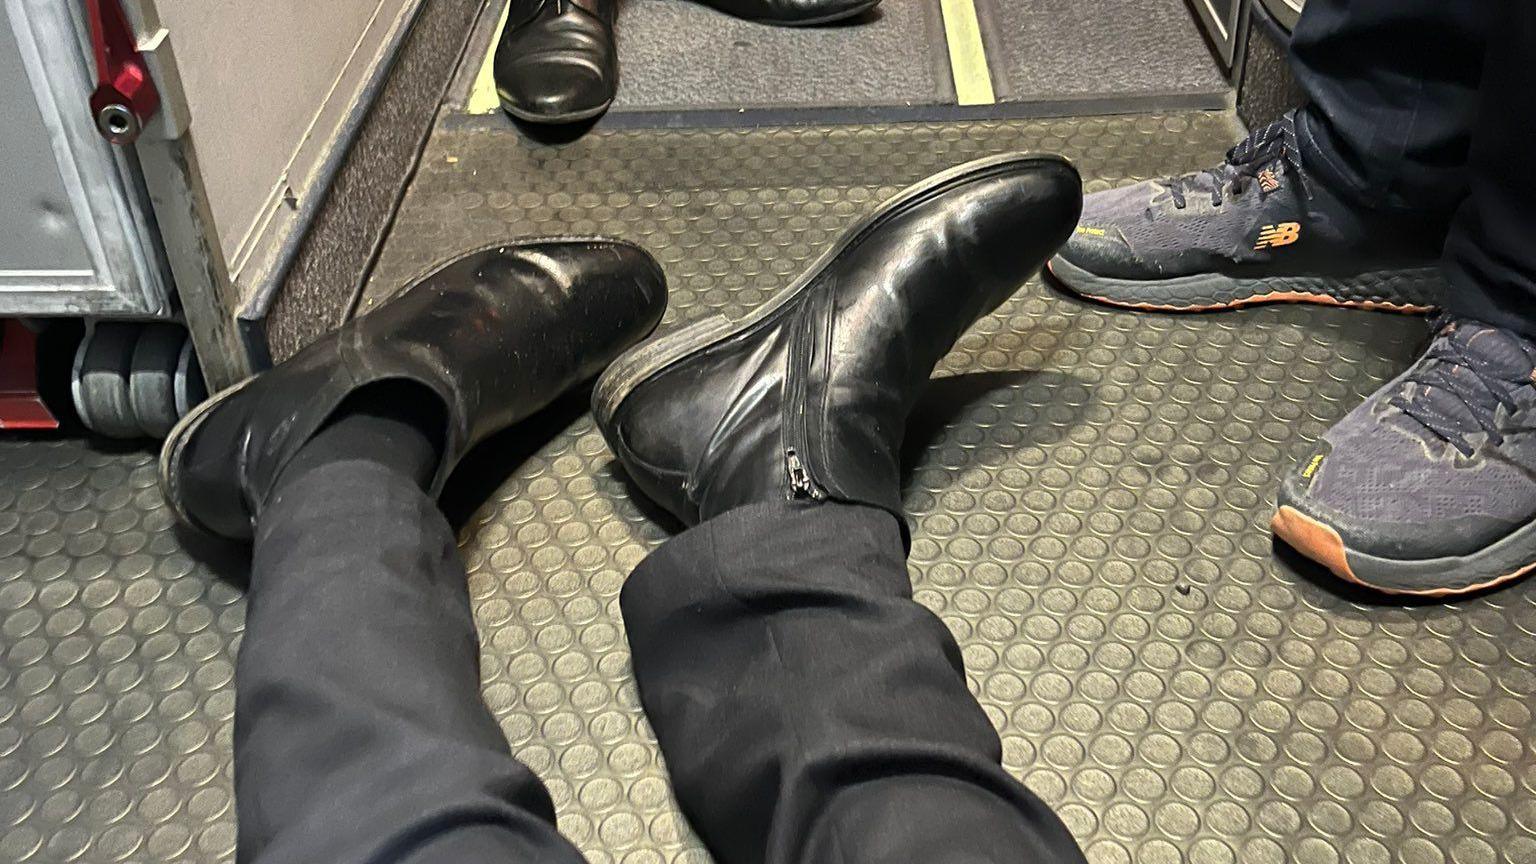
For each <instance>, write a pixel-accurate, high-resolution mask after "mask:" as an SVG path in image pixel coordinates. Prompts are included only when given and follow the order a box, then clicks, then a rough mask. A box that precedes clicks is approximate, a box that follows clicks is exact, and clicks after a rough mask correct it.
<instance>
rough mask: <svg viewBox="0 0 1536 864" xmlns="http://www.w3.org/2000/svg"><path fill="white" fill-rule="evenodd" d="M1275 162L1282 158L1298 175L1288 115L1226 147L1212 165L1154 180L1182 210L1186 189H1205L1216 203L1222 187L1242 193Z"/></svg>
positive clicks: (1293, 126)
mask: <svg viewBox="0 0 1536 864" xmlns="http://www.w3.org/2000/svg"><path fill="white" fill-rule="evenodd" d="M1276 162H1284V163H1286V165H1287V167H1288V168H1289V169H1290V170H1289V171H1288V172H1287V173H1289V174H1292V175H1294V176H1296V177H1301V176H1302V174H1301V172H1300V171H1299V170H1296V169H1299V168H1300V167H1301V156H1300V150H1299V149H1298V147H1297V143H1296V124H1295V122H1294V121H1293V120H1292V119H1291V118H1290V117H1283V118H1281V119H1279V120H1276V121H1275V122H1273V123H1271V124H1269V125H1268V126H1265V127H1264V128H1262V129H1260V130H1258V131H1256V132H1254V133H1253V134H1252V135H1249V136H1248V137H1247V138H1245V139H1243V140H1242V141H1241V142H1239V143H1238V145H1237V146H1236V147H1233V148H1232V149H1231V150H1228V151H1227V156H1226V159H1225V160H1224V161H1223V162H1222V163H1221V164H1220V165H1217V166H1216V167H1215V168H1205V169H1202V170H1200V171H1195V172H1193V173H1190V174H1185V175H1184V176H1182V177H1169V178H1166V179H1164V180H1159V181H1157V182H1158V183H1159V185H1161V186H1162V187H1163V188H1165V189H1167V190H1168V194H1169V197H1171V198H1172V199H1173V206H1174V207H1175V208H1177V209H1179V210H1183V209H1184V208H1185V207H1186V206H1188V204H1189V199H1188V196H1189V194H1190V193H1195V192H1205V193H1207V194H1209V195H1210V196H1211V206H1213V207H1220V206H1221V205H1222V202H1223V200H1224V197H1223V196H1224V195H1225V192H1226V190H1228V189H1230V190H1231V192H1232V194H1233V195H1234V196H1236V195H1241V194H1243V192H1244V191H1246V190H1247V188H1248V186H1249V184H1251V183H1252V182H1253V181H1254V180H1256V179H1257V178H1258V176H1259V174H1260V173H1262V172H1263V171H1264V169H1265V168H1267V167H1269V166H1270V165H1273V164H1274V163H1276Z"/></svg>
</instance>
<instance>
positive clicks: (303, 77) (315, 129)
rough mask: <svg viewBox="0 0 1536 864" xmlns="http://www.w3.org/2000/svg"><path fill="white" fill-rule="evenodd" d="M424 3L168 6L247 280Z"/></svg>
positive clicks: (228, 245)
mask: <svg viewBox="0 0 1536 864" xmlns="http://www.w3.org/2000/svg"><path fill="white" fill-rule="evenodd" d="M418 2H419V0H330V2H326V3H323V4H317V3H313V2H309V0H264V2H261V3H210V2H206V0H158V2H156V3H154V6H155V8H156V10H157V11H158V14H159V18H160V21H161V22H162V23H163V24H164V25H165V27H166V28H167V29H168V30H169V31H170V38H171V40H172V41H173V42H174V43H175V46H176V58H177V63H178V69H179V72H180V75H181V79H182V84H183V87H184V89H185V91H186V98H187V102H188V108H189V111H190V114H191V117H192V133H191V134H192V136H193V140H194V142H195V144H196V146H197V150H198V153H199V155H200V157H201V160H202V168H203V182H204V184H205V186H206V188H207V194H208V199H209V204H210V207H211V208H212V211H213V216H214V220H215V223H216V225H217V226H218V233H219V243H220V246H221V248H222V250H223V252H224V254H225V256H226V258H228V259H229V261H230V264H231V268H230V269H231V271H232V274H233V275H234V277H235V278H236V280H237V281H238V280H240V279H241V277H242V272H241V271H242V269H243V267H244V265H247V264H249V263H251V262H253V261H255V262H260V261H261V260H262V259H263V258H264V252H265V251H266V250H265V248H264V247H266V246H271V245H274V244H275V243H276V242H278V240H279V239H280V238H275V237H272V236H270V235H272V234H275V233H281V232H280V231H275V230H274V221H275V220H277V219H278V217H279V216H280V215H281V213H282V211H283V209H285V208H286V209H287V210H289V211H292V210H294V209H297V207H298V206H299V204H300V203H301V202H302V199H303V198H304V197H305V196H307V195H309V194H311V193H317V194H318V193H322V192H323V189H317V188H316V180H317V179H318V176H317V175H318V172H319V169H320V167H321V165H322V163H323V162H324V160H325V157H326V156H327V155H328V152H329V149H330V146H331V144H332V143H333V141H334V138H335V136H336V133H337V130H338V129H339V128H340V127H341V125H342V124H343V122H344V120H345V119H346V116H347V114H348V112H349V111H350V110H351V108H352V106H353V105H354V103H355V102H356V99H357V96H358V94H359V92H360V91H361V90H362V89H363V87H364V86H365V83H366V82H367V81H368V80H369V79H370V77H371V76H372V74H373V73H374V71H375V70H376V68H377V66H378V64H379V63H381V62H385V61H386V60H387V57H385V56H384V54H385V48H386V46H388V45H389V44H390V42H391V39H392V37H394V36H396V35H398V33H397V31H398V29H399V28H400V27H401V26H403V23H404V22H406V21H407V20H408V15H407V13H408V12H410V11H411V10H413V9H414V8H415V6H416V4H417V3H418Z"/></svg>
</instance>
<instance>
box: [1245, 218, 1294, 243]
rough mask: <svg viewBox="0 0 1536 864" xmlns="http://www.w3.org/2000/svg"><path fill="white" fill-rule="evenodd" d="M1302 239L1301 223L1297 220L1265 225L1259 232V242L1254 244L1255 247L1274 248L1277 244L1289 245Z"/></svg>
mask: <svg viewBox="0 0 1536 864" xmlns="http://www.w3.org/2000/svg"><path fill="white" fill-rule="evenodd" d="M1300 239H1301V224H1300V223H1297V222H1281V223H1280V224H1279V225H1265V226H1264V230H1262V231H1260V232H1259V242H1257V243H1255V244H1253V248H1255V249H1273V248H1275V247H1277V246H1289V245H1291V244H1292V243H1295V242H1296V241H1297V240H1300Z"/></svg>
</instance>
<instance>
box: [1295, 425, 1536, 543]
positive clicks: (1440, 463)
mask: <svg viewBox="0 0 1536 864" xmlns="http://www.w3.org/2000/svg"><path fill="white" fill-rule="evenodd" d="M1395 413H1396V411H1395V409H1391V408H1383V407H1382V406H1381V405H1380V404H1379V403H1377V402H1376V401H1375V400H1373V401H1371V402H1367V403H1366V404H1365V405H1362V406H1361V407H1360V408H1358V409H1356V411H1355V412H1353V413H1351V414H1350V415H1349V416H1347V417H1346V418H1345V419H1344V420H1342V421H1340V422H1339V423H1338V424H1337V425H1335V426H1334V427H1333V428H1332V429H1330V430H1329V431H1328V433H1327V434H1326V435H1325V436H1324V438H1323V440H1322V441H1320V442H1319V443H1318V446H1317V448H1316V449H1315V450H1314V451H1313V453H1312V454H1310V455H1309V456H1307V457H1306V458H1304V459H1302V461H1301V462H1300V463H1299V464H1298V465H1297V466H1296V467H1295V468H1293V469H1292V470H1291V471H1290V472H1289V473H1288V474H1287V475H1286V477H1285V479H1284V480H1283V481H1282V482H1281V484H1280V489H1279V492H1278V494H1277V499H1278V500H1277V503H1278V504H1279V506H1280V507H1281V508H1286V507H1289V508H1291V509H1292V510H1293V511H1295V512H1296V513H1297V514H1300V515H1301V516H1304V517H1306V518H1307V519H1308V520H1311V521H1312V522H1315V523H1317V524H1320V525H1324V526H1327V528H1328V529H1329V530H1330V531H1332V532H1334V533H1336V534H1337V535H1338V537H1339V538H1340V540H1341V541H1342V543H1343V545H1344V546H1345V547H1346V548H1347V549H1348V550H1349V551H1350V552H1353V553H1357V554H1364V555H1370V556H1373V557H1377V558H1385V559H1392V560H1423V559H1432V558H1446V557H1457V556H1463V555H1468V554H1471V553H1474V552H1476V551H1478V550H1480V549H1483V548H1485V547H1487V546H1488V545H1490V544H1492V543H1495V542H1497V541H1498V540H1499V539H1501V538H1503V537H1505V536H1507V535H1508V534H1509V533H1510V532H1511V531H1513V530H1515V529H1516V528H1518V527H1520V525H1522V524H1524V523H1525V522H1526V521H1529V515H1526V516H1525V517H1524V518H1522V517H1521V515H1520V514H1521V513H1522V512H1524V511H1526V510H1527V509H1530V508H1532V507H1536V487H1533V486H1532V484H1531V483H1530V481H1529V480H1528V479H1525V478H1523V477H1522V476H1520V475H1519V474H1518V472H1510V471H1508V470H1507V469H1506V466H1504V465H1502V464H1499V463H1494V462H1484V463H1483V464H1481V465H1467V464H1459V463H1457V462H1456V461H1455V460H1454V459H1451V458H1450V457H1448V456H1446V455H1445V454H1444V453H1442V452H1437V451H1439V450H1440V448H1438V447H1435V446H1433V445H1429V444H1427V443H1426V441H1425V440H1423V439H1421V438H1420V437H1418V436H1416V435H1414V434H1412V433H1411V432H1409V431H1407V430H1405V429H1404V428H1403V427H1402V426H1401V425H1400V424H1399V423H1397V422H1395V421H1394V418H1393V417H1391V416H1390V415H1392V414H1395ZM1522 502H1525V503H1522ZM1533 512H1536V511H1533ZM1286 539H1290V538H1286Z"/></svg>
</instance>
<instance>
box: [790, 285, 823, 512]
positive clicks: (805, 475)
mask: <svg viewBox="0 0 1536 864" xmlns="http://www.w3.org/2000/svg"><path fill="white" fill-rule="evenodd" d="M814 318H815V316H814V315H812V314H811V313H810V306H809V305H806V306H802V307H801V308H800V310H799V312H798V314H797V315H796V316H795V324H794V327H795V329H794V334H793V336H792V337H791V339H790V342H789V358H788V362H787V363H786V366H787V367H788V368H787V369H786V370H785V371H786V372H787V373H788V377H787V378H786V380H785V382H784V417H783V423H784V430H783V436H784V468H785V473H786V475H787V476H788V479H789V495H790V498H793V499H800V498H809V499H811V500H813V501H820V500H822V499H823V498H825V497H827V496H826V493H825V492H823V491H822V489H821V487H819V486H818V485H816V480H815V478H814V477H813V476H812V474H811V466H810V465H809V464H807V463H808V461H809V451H808V449H807V447H806V442H807V439H808V437H809V434H808V433H809V430H808V429H807V428H806V416H805V377H806V374H807V372H808V370H807V367H808V366H809V362H808V360H809V358H808V357H807V356H806V355H807V353H808V352H809V351H810V350H812V349H813V348H814V340H812V339H811V328H812V326H814Z"/></svg>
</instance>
